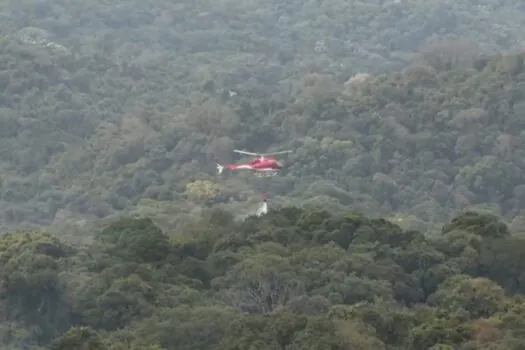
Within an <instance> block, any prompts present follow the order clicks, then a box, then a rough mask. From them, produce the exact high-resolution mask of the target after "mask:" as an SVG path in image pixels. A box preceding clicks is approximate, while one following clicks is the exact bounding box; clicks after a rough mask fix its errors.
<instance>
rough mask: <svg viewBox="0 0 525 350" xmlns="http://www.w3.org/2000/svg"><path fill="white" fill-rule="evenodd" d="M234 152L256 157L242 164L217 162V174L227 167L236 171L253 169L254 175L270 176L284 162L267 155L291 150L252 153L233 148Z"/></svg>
mask: <svg viewBox="0 0 525 350" xmlns="http://www.w3.org/2000/svg"><path fill="white" fill-rule="evenodd" d="M233 151H234V152H236V153H240V154H247V155H250V156H255V157H257V158H256V159H254V160H252V161H251V162H249V163H244V164H225V165H221V164H217V174H222V172H223V171H224V169H228V170H230V171H236V170H250V171H253V173H254V174H255V176H257V177H270V176H275V175H277V174H278V173H279V170H280V169H281V168H282V167H283V166H284V163H283V162H282V161H279V160H277V159H275V158H270V157H268V156H274V155H277V154H284V153H290V152H292V151H281V152H274V153H252V152H246V151H240V150H233Z"/></svg>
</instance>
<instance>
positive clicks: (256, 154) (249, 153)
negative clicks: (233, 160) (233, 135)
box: [233, 149, 261, 156]
mask: <svg viewBox="0 0 525 350" xmlns="http://www.w3.org/2000/svg"><path fill="white" fill-rule="evenodd" d="M233 151H234V152H236V153H240V154H247V155H249V156H261V154H260V153H253V152H246V151H240V150H238V149H234V150H233Z"/></svg>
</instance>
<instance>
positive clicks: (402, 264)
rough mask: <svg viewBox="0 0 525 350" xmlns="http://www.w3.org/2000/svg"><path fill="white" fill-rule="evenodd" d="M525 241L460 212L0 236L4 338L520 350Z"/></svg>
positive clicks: (150, 344) (73, 343) (14, 344)
mask: <svg viewBox="0 0 525 350" xmlns="http://www.w3.org/2000/svg"><path fill="white" fill-rule="evenodd" d="M524 254H525V240H524V239H523V238H520V237H513V236H511V235H510V233H509V230H508V228H507V226H506V225H505V224H504V223H503V222H501V221H500V220H499V218H498V217H496V216H492V215H489V214H479V213H474V212H465V213H463V214H461V215H460V216H458V217H456V218H455V219H453V220H452V221H451V222H450V223H449V224H447V225H445V226H444V227H443V229H442V230H441V232H440V233H439V234H435V235H430V236H429V235H425V234H424V233H421V232H418V231H404V230H402V229H401V228H400V227H398V226H396V225H393V224H391V223H390V222H388V221H386V220H383V219H370V218H366V217H365V216H362V215H359V214H354V213H346V214H341V215H332V214H330V213H329V212H327V211H306V210H302V209H298V208H293V207H287V208H282V209H281V210H279V211H271V212H270V213H269V214H268V215H266V216H263V217H260V218H257V217H250V218H247V219H246V220H244V221H241V222H236V221H235V220H234V218H233V217H232V216H231V214H229V213H227V212H224V211H222V210H218V209H211V210H209V211H207V212H206V213H205V214H203V216H202V217H201V220H200V222H199V223H196V224H192V225H190V226H188V227H186V230H185V233H183V234H181V233H179V234H170V235H168V234H165V233H163V232H162V231H161V230H160V229H159V228H158V227H157V226H155V224H154V223H153V222H152V221H151V220H149V219H133V218H121V219H120V220H118V221H115V222H112V223H110V224H109V225H107V226H105V227H104V228H103V229H101V230H99V231H97V233H96V234H95V239H94V243H93V244H91V245H88V246H84V247H80V246H76V247H72V246H70V245H68V244H66V243H65V242H63V241H60V240H57V239H55V238H52V237H51V236H47V235H44V234H39V233H17V234H7V235H5V236H3V237H2V238H1V239H0V262H1V264H2V265H1V266H2V268H1V269H0V311H1V315H2V317H3V318H2V322H1V323H0V335H1V337H2V338H1V339H2V341H3V342H4V343H5V346H8V347H9V346H10V347H11V348H18V347H19V346H22V345H25V346H29V347H31V348H35V349H37V344H39V345H40V346H42V347H47V348H49V349H53V350H58V349H63V350H70V349H91V350H98V349H122V350H124V349H143V350H145V349H173V350H180V349H188V350H190V349H191V350H199V349H200V350H204V349H210V350H212V349H230V350H234V349H238V350H240V349H259V350H266V349H268V350H273V349H289V350H292V349H297V350H299V349H301V350H308V349H319V350H320V349H323V350H325V349H332V350H339V349H341V350H343V349H346V350H355V349H358V350H376V349H377V350H381V349H404V350H412V349H413V350H421V349H458V350H467V349H491V350H499V349H501V350H513V349H523V347H524V346H525V334H524V333H523V329H525V323H524V322H525V319H524V318H523V315H524V314H523V312H524V310H525V303H524V300H523V293H524V292H525V284H524V281H523V269H524V268H525V266H524V264H523V258H522V257H523V256H524Z"/></svg>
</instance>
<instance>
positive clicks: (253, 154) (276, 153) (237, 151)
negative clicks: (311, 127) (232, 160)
mask: <svg viewBox="0 0 525 350" xmlns="http://www.w3.org/2000/svg"><path fill="white" fill-rule="evenodd" d="M233 151H234V152H235V153H240V154H247V155H249V156H254V157H259V158H260V159H264V157H265V156H275V155H278V154H284V153H291V152H292V151H280V152H272V153H253V152H247V151H241V150H238V149H234V150H233Z"/></svg>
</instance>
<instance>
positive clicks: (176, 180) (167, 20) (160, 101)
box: [0, 0, 525, 233]
mask: <svg viewBox="0 0 525 350" xmlns="http://www.w3.org/2000/svg"><path fill="white" fill-rule="evenodd" d="M4 5H5V6H4ZM524 21H525V16H523V6H522V4H521V2H518V1H510V0H509V1H504V2H501V1H500V2H489V1H478V2H476V4H471V3H462V4H459V3H447V4H445V3H442V1H424V2H422V1H415V0H414V1H393V2H388V1H372V2H370V1H367V2H351V3H348V2H344V1H343V2H337V1H330V2H328V1H325V2H316V3H313V2H294V1H292V2H286V3H283V2H282V1H270V2H265V3H264V4H261V3H259V2H242V3H241V2H237V1H233V0H232V1H219V2H217V1H213V2H209V1H197V2H195V1H192V2H182V1H180V2H175V3H174V2H166V1H161V0H158V1H150V2H137V1H119V2H118V3H117V4H114V6H113V5H111V6H110V5H108V4H107V3H106V2H102V1H92V2H89V3H86V2H81V1H68V2H63V1H47V0H39V1H38V2H37V3H36V4H35V2H34V1H25V0H23V1H6V2H5V3H4V4H3V12H2V21H1V22H0V30H1V34H2V39H1V40H0V91H1V96H0V99H1V102H2V104H1V107H2V111H1V113H0V171H1V175H2V176H1V191H0V214H1V215H0V221H1V231H2V232H6V231H11V230H14V229H17V228H21V227H40V226H43V225H44V226H47V225H53V226H54V228H53V230H55V231H56V230H59V231H67V232H68V233H72V232H76V230H81V231H82V230H85V229H87V230H89V229H90V228H86V227H85V225H86V224H89V223H90V222H94V221H93V220H95V219H101V218H107V217H108V216H111V215H117V214H120V213H132V214H139V215H147V216H150V217H153V218H154V220H155V222H156V223H158V224H160V225H162V227H164V228H167V229H174V228H176V226H178V223H180V222H181V221H188V220H190V221H191V220H192V219H193V218H195V217H196V215H197V216H198V215H199V210H200V208H201V207H202V205H203V204H204V203H206V204H208V205H209V204H210V203H212V204H213V203H215V204H219V205H222V206H223V207H224V208H226V209H228V210H230V211H232V212H234V213H236V214H237V215H238V216H243V215H247V214H250V213H252V212H253V210H252V204H254V203H256V202H257V201H258V200H259V198H260V197H259V196H260V192H261V191H267V192H268V193H269V194H270V197H271V198H272V203H273V205H274V206H277V207H278V206H280V205H289V204H296V203H300V204H301V205H303V206H305V207H307V208H315V207H319V206H322V207H326V208H330V210H332V211H345V210H348V209H352V210H359V211H362V212H365V213H367V214H370V215H378V214H380V215H384V216H389V217H391V218H395V219H396V220H398V222H399V223H400V224H402V225H403V226H404V227H415V228H424V227H427V226H428V225H436V224H441V223H442V222H443V221H444V220H449V219H450V218H451V216H452V215H454V214H455V213H457V212H458V210H459V209H463V208H467V207H472V206H483V207H488V208H489V209H490V210H491V211H493V212H496V213H501V214H503V215H504V216H505V217H506V218H507V219H509V220H513V219H514V218H515V217H518V219H516V220H518V221H517V222H519V220H521V218H519V217H520V216H521V215H522V213H521V211H520V206H521V202H522V198H521V197H522V194H521V192H523V191H522V189H521V187H522V186H523V181H522V179H521V176H520V173H521V172H522V159H523V156H522V155H521V153H520V152H521V151H520V149H521V147H520V145H521V139H522V137H521V135H520V128H519V126H520V125H521V121H520V120H522V115H521V114H522V113H523V112H522V110H523V108H520V106H522V105H523V97H522V95H521V91H522V90H523V89H522V84H523V72H522V56H521V55H519V54H509V55H505V56H503V57H499V56H494V55H493V53H497V52H503V51H508V50H519V49H520V48H522V47H523V45H522V42H521V40H522V35H521V33H522V30H521V29H522V28H523V22H524ZM478 43H479V44H478ZM487 55H489V56H487ZM486 57H489V58H486ZM396 71H397V72H398V73H395V72H396ZM363 74H365V75H363ZM366 74H370V76H368V75H366ZM382 74H384V75H382ZM233 148H245V149H247V150H250V151H255V152H265V151H271V150H276V149H285V148H288V149H292V150H293V151H294V153H293V154H292V155H291V156H290V157H287V158H285V159H284V160H285V161H286V163H287V168H286V169H285V170H284V171H283V173H282V175H280V176H279V177H277V178H274V179H272V180H271V181H266V180H264V181H260V180H255V179H252V178H250V177H249V176H245V175H238V176H237V175H235V176H228V175H225V176H222V177H217V176H216V175H215V174H214V167H215V163H216V162H227V161H233V160H239V159H236V158H234V156H233V154H232V153H231V150H232V149H233ZM254 205H256V204H254ZM86 220H87V221H86ZM513 226H519V225H513Z"/></svg>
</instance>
